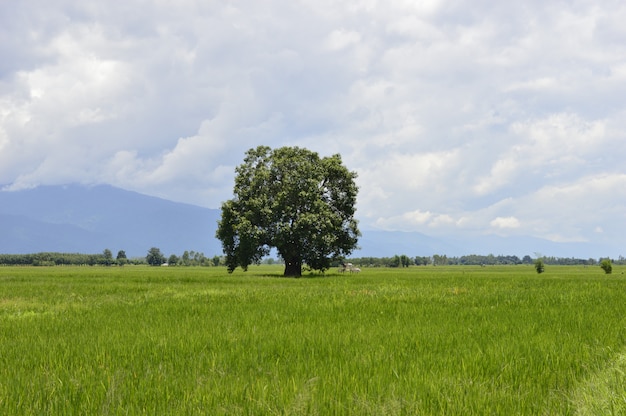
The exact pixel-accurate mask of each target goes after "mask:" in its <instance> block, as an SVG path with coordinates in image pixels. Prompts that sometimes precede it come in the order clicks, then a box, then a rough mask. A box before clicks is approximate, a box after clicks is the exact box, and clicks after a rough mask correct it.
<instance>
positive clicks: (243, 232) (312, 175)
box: [216, 146, 360, 277]
mask: <svg viewBox="0 0 626 416" xmlns="http://www.w3.org/2000/svg"><path fill="white" fill-rule="evenodd" d="M236 174H237V175H236V178H235V187H234V194H235V196H234V198H233V199H231V200H229V201H226V202H225V203H223V204H222V217H221V220H220V221H219V223H218V229H217V233H216V236H217V238H218V239H219V240H220V241H221V242H222V247H223V249H224V253H225V254H226V266H227V267H228V271H229V272H232V271H233V270H234V269H235V268H236V267H239V266H240V267H242V268H243V269H244V270H246V269H247V267H248V266H249V265H250V264H254V263H259V262H260V261H261V260H262V258H263V257H264V256H266V255H268V254H269V252H270V249H271V247H275V248H276V249H277V251H278V254H279V255H280V257H281V258H282V259H283V260H284V262H285V271H284V275H285V276H295V277H298V276H301V275H302V265H303V264H306V265H307V266H308V267H310V268H311V269H315V270H326V269H328V268H329V267H330V264H331V262H332V260H334V259H337V258H343V257H345V256H347V255H349V254H350V253H351V252H352V250H354V249H355V248H356V246H357V239H358V236H359V235H360V232H359V230H358V228H357V221H356V219H355V218H354V213H355V209H356V208H355V205H356V195H357V190H358V188H357V186H356V183H355V181H354V180H355V178H356V173H355V172H350V171H349V170H348V169H347V168H346V167H345V166H344V165H343V163H342V161H341V156H340V155H338V154H337V155H333V156H331V157H325V158H320V156H319V155H318V154H317V153H315V152H312V151H310V150H307V149H301V148H298V147H282V148H279V149H275V150H272V149H271V148H269V147H267V146H259V147H257V148H256V149H250V150H249V151H248V152H247V153H246V157H245V159H244V163H243V164H242V165H240V166H239V167H237V169H236Z"/></svg>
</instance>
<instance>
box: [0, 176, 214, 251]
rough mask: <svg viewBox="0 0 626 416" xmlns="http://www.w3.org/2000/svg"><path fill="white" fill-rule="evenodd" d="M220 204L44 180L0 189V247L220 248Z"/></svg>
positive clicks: (49, 249) (35, 248)
mask: <svg viewBox="0 0 626 416" xmlns="http://www.w3.org/2000/svg"><path fill="white" fill-rule="evenodd" d="M218 218H219V210H214V209H207V208H201V207H197V206H194V205H188V204H181V203H176V202H172V201H167V200H164V199H160V198H155V197H150V196H146V195H142V194H139V193H136V192H131V191H125V190H122V189H119V188H114V187H112V186H106V185H99V186H93V187H86V186H81V185H65V186H42V187H38V188H35V189H29V190H21V191H15V192H0V252H2V253H14V254H22V253H35V252H40V251H57V252H72V253H101V252H102V251H103V250H104V249H107V248H108V249H109V250H111V251H112V252H113V255H115V254H116V253H117V251H118V250H124V251H126V254H127V256H129V257H133V256H145V255H146V253H147V252H148V250H149V249H150V248H151V247H158V248H160V249H161V251H162V252H163V253H164V254H166V255H170V254H177V255H181V254H182V253H183V252H184V251H185V250H194V251H198V252H203V253H204V254H205V255H207V256H212V255H215V254H220V253H221V252H222V249H221V245H220V242H219V241H218V240H217V239H215V230H216V228H217V220H218Z"/></svg>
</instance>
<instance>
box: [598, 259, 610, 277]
mask: <svg viewBox="0 0 626 416" xmlns="http://www.w3.org/2000/svg"><path fill="white" fill-rule="evenodd" d="M600 268H601V269H602V270H604V273H606V274H611V273H613V265H612V264H611V259H608V258H607V259H602V261H600Z"/></svg>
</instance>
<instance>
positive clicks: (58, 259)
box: [0, 247, 225, 266]
mask: <svg viewBox="0 0 626 416" xmlns="http://www.w3.org/2000/svg"><path fill="white" fill-rule="evenodd" d="M0 264H1V265H5V266H124V265H126V264H132V265H146V264H149V265H153V266H160V265H162V264H168V265H172V266H224V264H225V263H224V258H223V257H222V256H213V257H211V258H209V257H206V256H205V255H204V253H202V252H199V251H194V250H190V251H185V252H184V253H183V254H181V255H180V256H177V255H175V254H172V255H170V256H169V257H165V255H163V254H162V253H161V250H160V249H158V248H156V247H152V248H151V249H150V250H148V253H147V255H146V256H145V257H132V258H129V257H127V255H126V252H125V251H124V250H120V251H118V253H117V255H116V256H113V252H112V251H111V250H109V249H105V250H104V251H103V252H102V253H97V254H83V253H60V252H41V253H31V254H0Z"/></svg>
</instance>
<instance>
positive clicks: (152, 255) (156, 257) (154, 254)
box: [146, 247, 165, 266]
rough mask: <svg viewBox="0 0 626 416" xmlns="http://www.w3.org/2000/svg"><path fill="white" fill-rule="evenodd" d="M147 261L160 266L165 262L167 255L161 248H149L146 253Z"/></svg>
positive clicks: (151, 264)
mask: <svg viewBox="0 0 626 416" xmlns="http://www.w3.org/2000/svg"><path fill="white" fill-rule="evenodd" d="M146 263H148V264H149V265H150V266H160V265H162V264H163V263H165V256H164V255H163V253H161V250H160V249H159V248H157V247H152V248H151V249H150V250H148V254H147V255H146Z"/></svg>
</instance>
